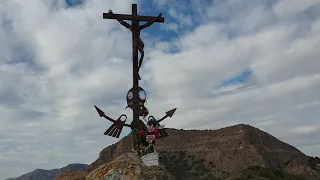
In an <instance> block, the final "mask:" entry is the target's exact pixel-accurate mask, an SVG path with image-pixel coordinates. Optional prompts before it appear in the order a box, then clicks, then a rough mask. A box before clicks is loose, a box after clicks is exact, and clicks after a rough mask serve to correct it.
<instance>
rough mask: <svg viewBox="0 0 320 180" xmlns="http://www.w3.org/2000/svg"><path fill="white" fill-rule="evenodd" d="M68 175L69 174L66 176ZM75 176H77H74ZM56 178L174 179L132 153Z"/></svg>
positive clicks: (106, 179) (103, 179) (63, 179)
mask: <svg viewBox="0 0 320 180" xmlns="http://www.w3.org/2000/svg"><path fill="white" fill-rule="evenodd" d="M67 175H69V176H67ZM75 176H77V178H75ZM57 179H58V180H72V179H79V180H81V179H83V180H100V179H101V180H151V179H152V180H174V177H173V176H172V175H170V173H169V172H167V171H166V170H165V169H163V168H161V167H158V166H146V165H145V164H144V163H143V162H142V161H141V159H140V157H139V156H138V155H136V154H133V153H126V154H123V155H121V156H119V157H118V158H116V159H115V160H113V161H111V162H109V163H106V164H103V165H101V166H99V167H98V168H96V169H95V170H93V171H91V172H90V173H83V174H80V173H79V172H78V173H76V174H72V172H69V173H64V174H62V175H60V176H59V177H58V178H57Z"/></svg>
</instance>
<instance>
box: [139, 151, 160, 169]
mask: <svg viewBox="0 0 320 180" xmlns="http://www.w3.org/2000/svg"><path fill="white" fill-rule="evenodd" d="M141 160H142V162H143V163H144V164H145V165H147V166H159V155H158V153H149V154H146V155H144V156H142V157H141Z"/></svg>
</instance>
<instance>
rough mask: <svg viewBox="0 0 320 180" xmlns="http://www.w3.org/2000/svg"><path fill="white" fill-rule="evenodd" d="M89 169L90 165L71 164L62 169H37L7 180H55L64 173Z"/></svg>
mask: <svg viewBox="0 0 320 180" xmlns="http://www.w3.org/2000/svg"><path fill="white" fill-rule="evenodd" d="M87 168H88V165H86V164H69V165H68V166H66V167H63V168H60V169H51V170H43V169H36V170H34V171H32V172H29V173H27V174H24V175H22V176H20V177H17V178H10V179H7V180H55V179H56V178H57V177H58V176H59V175H60V174H61V173H63V172H66V171H80V170H86V169H87Z"/></svg>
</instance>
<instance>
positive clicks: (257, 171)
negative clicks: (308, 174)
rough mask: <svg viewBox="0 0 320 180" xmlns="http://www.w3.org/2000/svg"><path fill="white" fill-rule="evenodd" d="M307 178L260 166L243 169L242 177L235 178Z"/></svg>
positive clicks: (253, 179)
mask: <svg viewBox="0 0 320 180" xmlns="http://www.w3.org/2000/svg"><path fill="white" fill-rule="evenodd" d="M257 179H268V180H306V179H305V178H304V177H302V176H297V175H292V174H288V173H286V172H284V171H280V170H276V169H269V168H263V167H259V166H252V167H249V168H248V169H245V170H243V171H242V175H241V177H237V178H235V179H234V180H257Z"/></svg>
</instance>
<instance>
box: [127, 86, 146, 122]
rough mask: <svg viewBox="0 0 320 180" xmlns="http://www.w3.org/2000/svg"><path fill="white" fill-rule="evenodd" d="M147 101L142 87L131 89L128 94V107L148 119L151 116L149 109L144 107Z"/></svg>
mask: <svg viewBox="0 0 320 180" xmlns="http://www.w3.org/2000/svg"><path fill="white" fill-rule="evenodd" d="M146 99H147V93H146V91H145V90H144V89H143V88H141V87H136V88H131V89H130V90H129V91H128V93H127V107H126V109H127V108H128V107H129V108H131V109H132V110H135V112H136V113H137V115H139V116H143V117H146V116H148V114H149V111H148V109H147V108H146V107H145V106H144V103H145V102H146Z"/></svg>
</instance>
